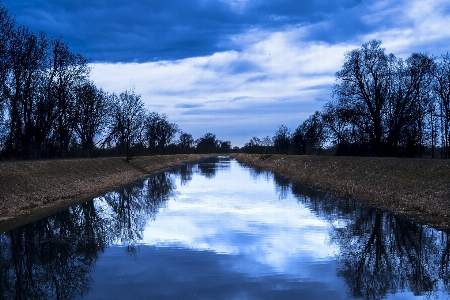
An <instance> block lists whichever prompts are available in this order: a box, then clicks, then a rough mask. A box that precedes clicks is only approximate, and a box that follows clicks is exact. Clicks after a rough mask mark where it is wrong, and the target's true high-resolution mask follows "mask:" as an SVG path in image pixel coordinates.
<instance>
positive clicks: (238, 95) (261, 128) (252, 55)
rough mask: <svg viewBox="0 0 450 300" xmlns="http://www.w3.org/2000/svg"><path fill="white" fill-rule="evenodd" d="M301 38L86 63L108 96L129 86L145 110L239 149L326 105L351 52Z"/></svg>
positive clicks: (281, 35)
mask: <svg viewBox="0 0 450 300" xmlns="http://www.w3.org/2000/svg"><path fill="white" fill-rule="evenodd" d="M301 34H302V30H300V29H291V30H289V31H285V32H278V33H273V34H270V35H267V36H266V39H265V40H260V41H258V42H256V43H254V44H249V45H247V46H246V48H245V49H243V50H242V51H226V52H218V53H215V54H213V55H210V56H204V57H194V58H186V59H182V60H176V61H160V62H148V63H129V64H123V63H119V64H92V65H91V66H92V78H93V80H94V82H96V83H97V84H98V85H99V86H102V87H103V88H104V89H105V90H106V91H110V92H113V91H115V92H117V93H119V92H121V91H123V90H126V89H129V88H131V87H134V88H135V90H136V92H137V93H140V94H142V99H143V101H144V102H145V103H146V107H147V108H148V109H150V110H158V111H159V112H161V113H166V114H167V115H168V116H169V118H170V119H171V121H173V122H176V123H177V124H178V125H179V126H180V127H181V128H182V130H183V131H185V132H189V133H191V134H193V136H195V137H199V136H201V135H203V134H204V133H205V132H203V131H204V130H205V129H204V128H208V129H210V130H209V131H212V130H216V131H212V132H214V133H216V135H217V136H218V138H220V139H222V140H230V141H232V143H233V144H234V145H240V146H242V145H243V144H245V143H246V142H248V140H249V139H250V138H251V137H252V136H254V135H261V136H266V135H272V134H273V133H274V132H275V130H276V128H277V126H278V125H281V124H286V125H288V126H289V127H292V128H296V127H297V126H298V125H299V124H300V123H301V121H302V120H304V119H306V118H307V117H308V116H309V115H310V114H311V113H313V112H314V111H315V110H319V109H320V106H321V105H322V103H323V101H324V99H330V97H331V85H332V83H333V82H334V72H336V71H337V70H338V69H339V68H340V66H341V64H342V59H343V54H344V53H345V52H346V51H348V50H351V49H352V47H351V46H348V45H330V44H326V43H323V42H320V43H314V42H301V43H298V42H297V41H298V37H299V35H301ZM318 101H320V104H318V103H319V102H318ZM251 131H253V132H254V133H251Z"/></svg>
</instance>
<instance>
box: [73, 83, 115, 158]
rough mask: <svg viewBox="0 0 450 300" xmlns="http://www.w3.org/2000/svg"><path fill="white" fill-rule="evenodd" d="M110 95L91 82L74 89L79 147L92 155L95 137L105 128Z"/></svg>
mask: <svg viewBox="0 0 450 300" xmlns="http://www.w3.org/2000/svg"><path fill="white" fill-rule="evenodd" d="M109 99H110V97H109V96H108V95H107V94H106V93H105V92H104V91H102V90H101V89H98V88H97V87H96V86H95V85H94V84H93V83H92V82H86V83H85V84H83V85H80V86H78V87H77V88H76V89H75V119H76V123H75V127H74V129H75V132H76V134H77V136H78V138H79V139H80V142H81V148H82V150H83V151H87V152H88V153H89V156H91V157H92V156H93V150H94V148H95V138H96V137H97V136H99V135H101V134H102V132H103V131H104V130H105V129H106V126H107V121H108V111H109V109H110V106H111V105H110V103H109Z"/></svg>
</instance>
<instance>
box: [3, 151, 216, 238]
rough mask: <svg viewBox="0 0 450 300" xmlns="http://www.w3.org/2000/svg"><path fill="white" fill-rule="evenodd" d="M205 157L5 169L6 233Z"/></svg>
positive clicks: (44, 162) (42, 164) (25, 164)
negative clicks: (149, 176) (169, 168)
mask: <svg viewBox="0 0 450 300" xmlns="http://www.w3.org/2000/svg"><path fill="white" fill-rule="evenodd" d="M206 156H210V155H205V154H179V155H157V156H143V157H136V158H134V159H133V160H132V161H131V162H127V161H126V160H125V159H124V158H118V157H114V158H95V159H65V160H63V159H61V160H39V161H18V162H3V163H0V232H4V231H7V230H10V229H13V228H15V227H18V226H20V225H23V224H26V223H29V222H31V221H33V220H37V219H40V218H42V217H45V216H48V215H51V214H53V213H56V212H58V211H60V210H62V209H65V208H68V207H70V206H73V205H75V204H78V203H82V202H84V201H87V200H90V199H92V198H95V197H97V196H99V195H102V194H104V193H106V192H108V191H111V190H113V189H115V188H118V187H120V186H122V185H124V184H127V183H129V182H132V181H134V180H137V179H139V178H143V177H145V176H148V175H150V174H153V173H156V172H158V171H160V170H162V169H165V168H168V167H171V166H176V165H180V164H182V163H183V162H187V161H195V160H197V159H200V158H202V157H206Z"/></svg>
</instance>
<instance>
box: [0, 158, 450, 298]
mask: <svg viewBox="0 0 450 300" xmlns="http://www.w3.org/2000/svg"><path fill="white" fill-rule="evenodd" d="M0 247H1V248H0V249H1V253H0V254H1V256H0V266H1V273H0V274H1V277H0V282H1V289H2V293H1V295H2V299H430V298H431V299H449V298H450V296H449V294H450V270H449V265H450V264H449V261H450V239H449V233H448V232H443V231H438V230H435V229H433V228H430V227H427V226H424V225H421V224H417V223H414V222H411V221H408V220H405V219H402V218H400V217H398V216H395V215H392V214H388V213H386V212H383V211H380V210H377V209H375V208H373V207H368V206H365V205H363V204H361V203H358V202H355V201H352V200H349V199H343V198H338V197H335V196H332V195H330V194H327V193H323V192H320V191H316V190H313V189H310V188H308V187H306V186H304V185H301V184H298V183H293V182H291V181H290V180H287V179H285V178H283V177H280V176H277V175H274V174H272V173H269V172H266V171H263V170H258V169H254V168H250V167H247V166H243V165H241V164H239V163H238V162H237V161H235V160H233V159H230V158H228V157H215V158H207V159H202V160H200V161H199V162H198V163H190V164H185V165H182V166H180V167H174V168H171V169H167V170H165V171H163V172H160V173H157V174H155V175H153V176H150V177H148V178H146V179H144V180H140V181H137V182H134V183H132V184H129V185H127V186H125V187H123V188H121V189H118V190H115V191H111V192H109V193H107V194H105V195H103V196H101V197H98V198H96V199H93V200H92V201H88V202H86V203H83V204H80V205H77V206H74V207H71V208H69V209H67V210H65V211H61V212H59V213H57V214H55V215H53V216H50V217H47V218H44V219H41V220H39V221H36V222H34V223H31V224H28V225H25V226H22V227H20V228H17V229H15V230H12V231H9V232H5V233H2V234H1V235H0Z"/></svg>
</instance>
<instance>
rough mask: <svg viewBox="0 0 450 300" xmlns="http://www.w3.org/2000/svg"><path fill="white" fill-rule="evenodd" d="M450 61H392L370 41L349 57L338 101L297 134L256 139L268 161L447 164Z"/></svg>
mask: <svg viewBox="0 0 450 300" xmlns="http://www.w3.org/2000/svg"><path fill="white" fill-rule="evenodd" d="M449 122H450V54H448V53H447V54H445V55H441V56H439V57H436V56H433V55H429V54H424V53H413V54H411V55H410V56H409V57H408V58H407V59H405V60H404V59H401V58H398V57H396V56H395V55H394V54H387V53H386V52H385V49H384V48H382V47H381V41H379V40H372V41H369V42H367V43H365V44H363V45H362V46H361V47H360V48H358V49H354V50H352V51H350V52H348V53H346V54H345V60H344V64H343V67H342V69H341V70H340V71H339V72H337V73H336V82H335V84H334V86H333V97H332V99H331V100H330V101H329V102H327V103H326V104H325V105H324V107H323V109H322V111H316V112H315V113H314V114H313V115H311V116H310V117H309V118H308V119H307V120H305V121H304V122H303V123H302V124H301V125H299V126H298V127H297V128H296V129H295V131H294V132H291V130H290V129H289V128H287V127H286V126H284V125H281V126H279V127H278V129H277V131H276V132H275V134H274V136H273V137H272V138H270V137H266V138H264V139H262V140H261V139H258V138H256V137H254V138H252V140H250V142H248V143H247V144H246V145H245V146H244V149H243V150H244V151H247V152H255V153H263V152H268V151H269V152H270V151H272V152H277V153H291V154H320V153H328V154H335V155H358V156H398V157H433V158H434V157H437V156H439V157H442V158H449V155H450V136H449V126H450V124H449Z"/></svg>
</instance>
